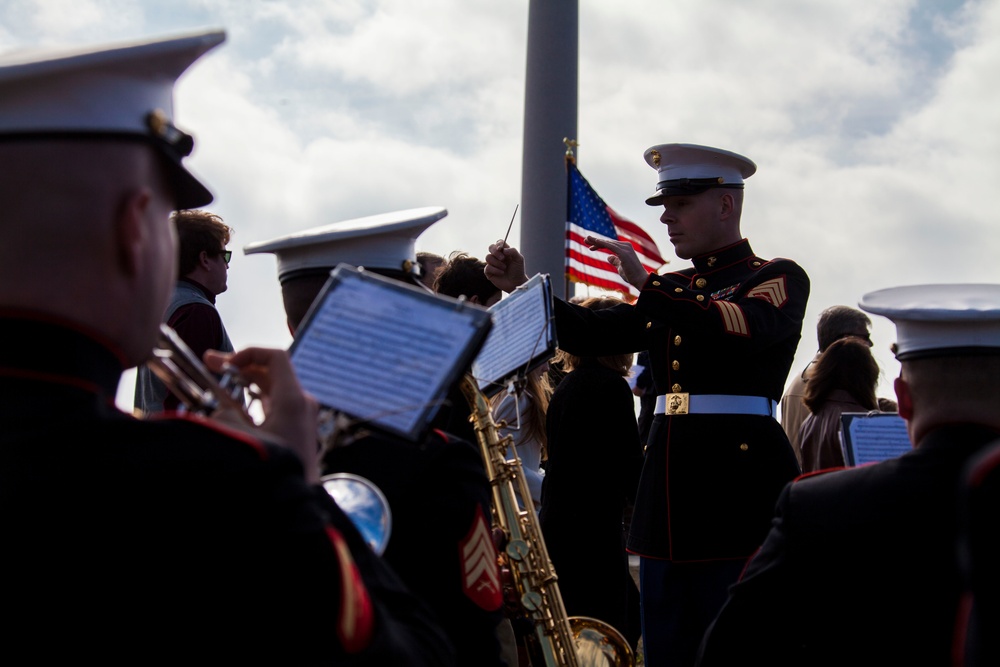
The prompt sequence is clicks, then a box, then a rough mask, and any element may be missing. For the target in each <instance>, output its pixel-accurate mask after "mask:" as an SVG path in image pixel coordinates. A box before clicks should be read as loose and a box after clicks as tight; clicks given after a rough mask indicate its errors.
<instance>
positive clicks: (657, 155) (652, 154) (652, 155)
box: [649, 148, 660, 167]
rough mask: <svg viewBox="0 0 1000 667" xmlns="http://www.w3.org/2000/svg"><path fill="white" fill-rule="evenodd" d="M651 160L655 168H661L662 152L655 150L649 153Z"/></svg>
mask: <svg viewBox="0 0 1000 667" xmlns="http://www.w3.org/2000/svg"><path fill="white" fill-rule="evenodd" d="M649 158H650V159H651V160H652V161H653V166H654V167H659V166H660V151H658V150H656V149H655V148H654V149H653V150H651V151H649Z"/></svg>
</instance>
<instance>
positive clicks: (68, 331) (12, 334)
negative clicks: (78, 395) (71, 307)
mask: <svg viewBox="0 0 1000 667" xmlns="http://www.w3.org/2000/svg"><path fill="white" fill-rule="evenodd" d="M0 328H2V330H3V332H4V343H5V344H4V345H3V346H2V347H0V377H16V378H24V379H31V380H38V381H41V382H51V383H56V384H64V385H73V386H77V387H81V388H83V389H85V390H87V391H90V392H93V393H98V394H103V395H105V396H109V397H112V398H113V397H114V396H115V394H116V393H117V391H118V382H119V381H120V380H121V375H122V372H123V371H124V368H125V365H124V362H123V360H122V359H123V358H122V356H121V355H120V354H119V353H117V352H116V350H115V347H114V346H113V345H112V344H111V343H110V341H102V340H101V339H100V335H99V334H96V333H95V332H90V331H85V330H84V329H83V328H82V327H79V326H77V325H75V324H73V323H71V322H68V321H66V320H62V319H60V318H55V317H51V316H48V315H46V314H43V313H35V312H29V311H23V310H7V309H0ZM53 407H54V409H58V406H53Z"/></svg>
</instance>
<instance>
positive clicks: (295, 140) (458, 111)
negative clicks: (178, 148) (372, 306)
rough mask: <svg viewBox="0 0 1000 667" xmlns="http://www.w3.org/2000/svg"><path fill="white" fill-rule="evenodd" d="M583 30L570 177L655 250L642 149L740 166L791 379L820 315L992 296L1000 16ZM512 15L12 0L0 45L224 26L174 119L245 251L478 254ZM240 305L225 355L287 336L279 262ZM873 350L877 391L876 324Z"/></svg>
mask: <svg viewBox="0 0 1000 667" xmlns="http://www.w3.org/2000/svg"><path fill="white" fill-rule="evenodd" d="M579 14H580V39H579V45H580V62H579V125H578V137H577V139H579V141H580V144H581V145H580V149H579V164H580V168H581V170H582V171H583V173H584V174H585V175H586V176H587V178H588V179H590V181H591V182H592V184H593V185H594V187H595V188H596V189H597V190H598V192H600V193H601V195H602V196H603V197H604V198H605V199H606V200H607V201H608V203H609V204H611V205H612V206H613V207H615V208H616V209H617V210H619V211H620V212H621V213H622V214H624V215H626V216H627V217H630V218H632V219H633V220H635V221H636V222H637V223H639V224H641V225H643V226H645V227H646V229H647V230H649V231H650V233H652V234H653V236H654V238H657V240H660V241H662V245H663V246H665V247H664V248H663V249H664V251H666V252H668V253H669V246H667V244H666V243H665V240H664V239H663V236H662V233H661V230H660V228H659V225H658V223H657V213H656V211H655V210H653V209H650V208H649V207H646V206H645V205H644V204H643V197H644V196H645V195H647V194H648V193H649V191H650V190H651V188H652V186H653V183H654V173H653V171H652V170H651V169H649V167H647V166H646V165H645V163H644V162H643V161H642V152H643V150H644V149H645V148H647V147H648V146H650V145H653V144H656V143H661V142H669V141H683V142H693V143H707V144H712V145H720V146H724V147H728V148H731V149H734V150H738V151H740V152H744V153H746V154H747V155H749V156H750V157H752V158H753V159H754V160H755V161H756V162H757V163H758V165H759V167H760V169H759V172H758V174H757V175H755V176H754V177H753V179H752V180H751V181H750V182H749V183H748V189H747V211H746V214H745V216H744V231H745V233H746V234H747V235H748V236H749V237H750V238H751V240H752V242H753V244H754V246H755V248H756V249H757V251H758V252H760V253H761V254H763V255H765V256H775V255H780V256H787V257H793V258H795V259H796V260H798V261H799V262H800V263H801V264H802V265H803V266H804V267H805V268H806V269H807V270H808V271H809V273H810V276H811V278H812V281H813V293H812V298H811V301H810V308H809V312H808V313H807V319H806V324H805V327H804V331H803V339H804V343H803V344H802V345H801V346H800V351H799V355H798V356H797V358H796V365H797V366H801V365H802V364H804V363H805V362H804V360H805V359H808V357H809V356H811V353H812V351H813V348H814V332H813V327H814V324H815V317H816V315H818V313H819V311H820V310H822V309H823V308H824V307H826V306H828V305H832V304H834V303H845V304H848V305H853V304H856V303H857V301H858V299H859V298H860V296H861V295H862V294H863V293H864V292H866V291H868V290H870V289H876V288H881V287H886V286H889V285H894V284H901V283H906V282H958V281H976V280H979V281H982V280H990V281H994V282H995V281H996V280H997V273H996V270H995V269H994V268H993V267H994V265H995V257H997V256H998V255H1000V234H996V233H995V226H996V221H995V219H994V218H995V215H994V213H993V210H992V207H991V206H990V200H989V194H990V193H991V192H992V186H993V184H994V183H996V182H997V181H998V180H1000V164H998V159H997V155H1000V120H998V118H997V114H996V112H995V110H996V109H997V108H998V106H1000V104H998V102H1000V99H998V96H1000V92H998V90H997V88H996V87H995V86H993V85H992V80H993V78H995V76H994V74H995V72H996V71H997V69H998V66H1000V44H998V43H997V40H995V39H994V36H995V35H996V34H997V33H998V30H1000V0H981V1H973V0H970V1H969V2H966V3H964V4H962V3H958V2H942V1H932V0H884V1H882V2H875V3H872V2H867V1H864V0H816V1H814V2H801V1H798V0H747V1H745V2H741V3H732V2H728V1H726V0H704V1H702V2H697V3H687V4H676V3H673V4H669V3H663V2H660V1H658V0H657V1H652V0H650V1H646V2H629V3H621V2H616V1H613V0H580V7H579ZM527 15H528V2H515V3H496V2H486V1H485V0H475V1H471V2H470V1H459V0H428V1H427V2H419V3H415V2H412V1H409V2H408V1H406V0H381V1H375V0H353V1H343V2H328V1H324V0H297V1H295V2H285V1H278V0H274V1H270V2H246V1H245V0H188V1H186V2H185V1H183V0H182V1H179V2H175V3H170V5H166V4H165V3H155V2H151V1H150V2H138V3H137V2H126V1H125V0H114V1H112V0H103V1H102V0H75V1H73V2H69V1H65V2H58V1H57V0H32V1H27V0H13V1H9V2H5V3H3V5H2V6H0V47H2V48H4V49H8V48H11V47H14V46H25V45H37V44H46V45H52V44H80V43H85V42H95V41H98V42H99V41H110V40H121V39H132V38H135V37H139V36H144V35H159V34H169V33H171V32H178V31H187V30H191V29H195V28H199V27H207V26H222V27H225V28H226V29H227V30H228V32H229V40H228V42H227V44H225V45H224V46H223V47H221V48H220V49H218V50H217V51H216V52H213V53H211V54H210V55H209V56H207V57H206V58H205V59H204V60H203V62H199V63H198V64H197V65H195V67H194V68H192V70H191V72H190V73H189V74H188V75H186V76H185V77H184V79H183V81H182V83H181V85H180V87H179V90H178V93H177V105H178V117H179V124H180V125H182V126H183V127H185V128H186V129H190V130H192V131H193V132H194V134H195V135H196V137H197V142H198V145H197V148H196V153H195V155H194V156H193V159H192V165H193V168H194V169H195V171H196V172H197V173H198V174H200V175H201V176H203V177H204V178H205V180H206V181H207V182H208V183H209V185H210V186H211V187H212V189H213V191H214V192H215V193H216V194H217V196H218V200H217V203H216V205H215V208H216V210H217V211H218V212H219V213H220V214H222V215H223V217H225V218H226V219H227V220H228V221H229V222H230V223H231V224H233V225H234V226H235V227H236V230H237V235H236V237H235V239H234V244H235V246H236V247H237V248H239V247H241V246H242V245H245V244H246V243H249V242H251V241H257V240H262V239H265V238H270V237H273V236H277V235H279V234H282V233H285V232H287V231H292V230H297V229H303V228H306V227H309V226H313V225H319V224H325V223H329V222H332V221H336V220H343V219H347V218H352V217H356V216H361V215H368V214H371V213H379V212H384V211H388V210H393V209H398V208H408V207H412V206H424V205H443V206H446V207H447V208H448V209H449V211H450V215H449V216H448V217H447V218H445V219H444V220H443V221H441V222H439V223H438V224H436V225H435V226H434V227H432V228H431V229H430V230H428V231H427V232H426V233H425V234H424V235H423V236H422V237H421V239H420V240H419V241H418V248H420V249H427V250H433V251H436V252H440V253H442V254H445V253H447V252H449V251H450V250H453V249H463V250H467V251H469V252H471V253H473V254H478V255H481V254H482V253H483V251H484V250H485V247H486V245H487V244H488V243H489V242H490V241H492V240H494V239H495V238H497V237H498V236H500V235H501V234H502V232H503V231H505V230H506V226H507V222H508V221H509V219H510V214H511V211H512V210H513V208H514V205H515V204H517V203H518V201H519V198H520V188H521V141H522V115H523V105H524V90H523V86H524V69H525V43H526V29H527ZM557 224H558V223H557ZM511 236H512V239H513V240H514V241H515V243H519V242H520V241H519V239H520V234H519V230H518V228H517V227H516V226H515V229H514V231H513V232H512V234H511ZM525 252H526V253H529V259H530V249H525ZM672 266H674V267H683V266H686V263H685V262H682V261H680V260H674V261H673V263H672ZM230 285H231V288H230V291H229V292H227V293H226V294H224V295H222V296H221V297H220V299H219V304H220V310H221V311H222V313H223V316H224V318H225V320H226V322H227V324H229V326H230V332H231V334H232V337H233V338H234V340H235V341H236V342H237V343H238V344H249V343H258V342H265V341H273V342H274V344H278V342H283V341H287V340H288V336H287V332H286V331H285V329H284V324H283V316H282V314H281V304H280V298H279V297H278V291H277V281H276V280H275V273H274V263H273V261H272V260H270V259H269V258H267V257H259V256H255V257H242V256H240V255H238V256H237V258H236V259H235V260H234V263H233V267H232V274H231V281H230ZM875 333H876V352H877V353H878V354H879V355H880V356H879V358H880V361H882V362H883V365H884V366H885V367H886V370H887V372H889V373H890V374H891V373H892V372H893V368H894V364H895V362H894V361H893V360H892V359H891V356H889V355H888V353H887V352H886V349H887V347H888V343H889V342H890V341H891V340H892V337H893V335H894V334H893V332H892V328H891V325H888V324H887V323H885V322H880V323H876V332H875ZM883 393H885V392H884V391H883Z"/></svg>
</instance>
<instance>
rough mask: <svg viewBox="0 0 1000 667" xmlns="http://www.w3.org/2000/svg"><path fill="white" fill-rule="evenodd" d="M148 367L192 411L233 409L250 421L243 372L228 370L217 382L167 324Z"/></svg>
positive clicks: (209, 411)
mask: <svg viewBox="0 0 1000 667" xmlns="http://www.w3.org/2000/svg"><path fill="white" fill-rule="evenodd" d="M146 365H147V366H148V367H149V369H150V370H151V371H153V374H154V375H156V377H157V378H159V380H160V382H162V383H163V384H165V385H166V386H167V389H169V390H170V391H171V392H173V393H174V395H175V396H177V398H179V399H180V401H181V402H182V403H183V404H184V406H185V407H186V408H187V409H188V410H189V411H190V412H194V413H197V414H200V415H210V414H212V413H213V412H215V411H216V410H219V409H223V408H232V409H235V410H238V411H240V412H243V413H244V414H246V416H247V419H248V420H249V419H250V415H249V413H247V412H246V404H245V403H244V402H243V391H244V389H246V386H245V385H244V384H243V383H242V382H241V380H240V375H239V371H238V370H237V369H236V368H235V367H227V368H226V369H225V371H224V373H223V375H222V379H220V380H217V379H216V378H215V376H214V375H212V373H210V372H209V370H208V369H207V368H205V365H204V364H203V363H202V362H201V360H200V359H198V357H197V356H195V354H194V352H192V351H191V348H190V347H188V346H187V343H185V342H184V341H183V340H182V339H181V337H180V336H178V335H177V332H176V331H174V330H173V329H171V328H170V327H169V326H167V325H166V324H160V337H159V340H158V342H157V346H156V348H154V349H153V356H152V357H151V358H150V359H149V361H147V362H146Z"/></svg>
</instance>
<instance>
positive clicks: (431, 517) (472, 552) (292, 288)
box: [245, 207, 503, 666]
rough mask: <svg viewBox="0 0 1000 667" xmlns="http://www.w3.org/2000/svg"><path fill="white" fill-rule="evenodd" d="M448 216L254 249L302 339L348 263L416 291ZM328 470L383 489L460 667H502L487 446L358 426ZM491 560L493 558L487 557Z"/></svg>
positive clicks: (407, 557)
mask: <svg viewBox="0 0 1000 667" xmlns="http://www.w3.org/2000/svg"><path fill="white" fill-rule="evenodd" d="M446 215H447V211H446V210H445V209H443V208H440V207H426V208H419V209H410V210H404V211H395V212H391V213H385V214H380V215H374V216H368V217H365V218H359V219H355V220H348V221H344V222H337V223H333V224H330V225H325V226H322V227H316V228H312V229H308V230H305V231H302V232H297V233H294V234H290V235H288V236H284V237H281V238H278V239H273V240H270V241H263V242H258V243H251V244H250V245H248V246H247V247H246V248H245V252H246V253H247V254H256V253H273V254H274V255H275V256H276V258H277V264H278V281H279V282H280V283H281V294H282V300H283V302H284V306H285V314H286V317H287V321H288V326H289V330H290V331H291V332H292V334H293V335H295V332H296V331H297V330H298V329H299V325H300V324H301V323H302V322H303V320H304V318H305V317H306V315H307V313H308V310H309V307H310V306H311V305H312V303H313V301H314V300H315V299H316V297H317V295H318V294H319V293H320V291H321V289H322V288H323V286H324V285H325V284H326V282H327V279H328V278H329V276H330V272H331V270H333V269H334V268H335V267H336V266H337V265H338V264H340V263H346V264H350V265H352V266H356V267H362V268H364V269H365V270H366V271H371V272H373V273H377V274H380V275H384V276H387V277H390V278H393V279H395V280H397V281H400V282H403V283H407V284H410V285H414V286H417V285H418V283H419V277H420V274H419V272H418V270H417V268H416V267H417V266H418V265H417V262H416V259H415V244H416V239H417V237H418V236H419V235H420V234H421V233H422V232H423V231H424V230H425V229H427V228H428V227H429V226H430V225H432V224H434V223H435V222H437V221H438V220H440V219H441V218H443V217H445V216H446ZM420 289H424V288H423V286H420ZM391 390H392V387H386V391H391ZM459 396H460V394H459ZM465 414H468V409H467V408H466V409H465ZM348 442H349V444H347V443H348ZM322 468H323V473H324V474H328V473H334V472H347V473H354V474H357V475H361V476H362V477H365V478H367V479H369V480H371V481H372V482H374V483H375V485H376V486H378V487H379V488H380V489H382V491H383V492H384V494H385V496H386V499H387V500H388V501H389V507H390V510H391V512H392V532H391V535H390V537H389V542H388V544H387V546H386V549H385V552H384V553H383V558H384V559H385V560H386V561H387V562H388V563H389V564H390V565H391V566H392V567H393V569H394V570H395V571H396V572H398V573H399V575H400V577H401V578H402V579H403V581H404V582H405V583H406V584H407V586H409V587H410V589H411V590H413V591H414V592H415V593H416V594H417V595H419V596H420V597H421V598H422V599H424V600H425V601H426V602H427V604H428V605H429V606H430V607H431V608H432V610H433V611H434V612H435V614H436V615H437V617H438V619H439V620H440V622H441V627H442V628H444V630H445V632H447V634H448V636H449V638H450V639H451V642H452V644H453V645H454V646H455V648H456V651H457V655H458V662H459V664H461V665H477V666H478V665H484V666H490V665H502V664H503V662H502V661H501V657H500V656H501V649H500V644H499V641H498V638H497V628H498V626H499V625H500V623H501V621H502V619H503V615H502V611H501V605H502V596H501V593H502V591H501V585H500V580H499V568H498V567H497V561H496V550H495V548H494V546H493V543H492V541H491V539H490V530H489V528H490V523H489V522H490V516H491V513H490V497H491V492H490V485H489V480H488V479H487V477H486V472H485V469H484V467H483V461H482V458H481V455H480V453H479V451H478V449H477V448H476V447H474V446H473V445H472V443H471V442H469V441H468V440H464V439H462V438H458V437H455V436H454V435H453V434H450V433H446V432H443V431H441V430H433V431H431V433H430V434H429V435H428V436H427V438H426V439H425V441H424V442H420V443H412V442H407V441H404V440H402V439H401V438H398V437H396V436H393V435H391V434H379V433H376V432H373V431H368V430H358V431H357V432H353V433H350V435H349V436H348V437H347V438H345V439H344V441H343V442H341V443H340V446H335V447H333V448H332V449H330V450H329V451H328V452H327V453H326V455H325V456H324V457H323V466H322ZM483 554H490V557H489V558H488V559H486V560H485V561H484V560H483Z"/></svg>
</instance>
